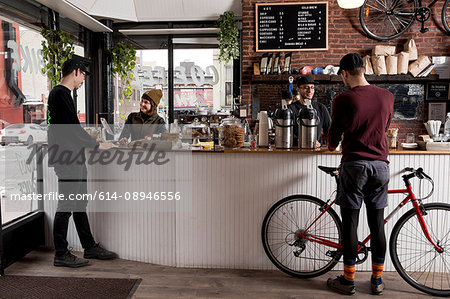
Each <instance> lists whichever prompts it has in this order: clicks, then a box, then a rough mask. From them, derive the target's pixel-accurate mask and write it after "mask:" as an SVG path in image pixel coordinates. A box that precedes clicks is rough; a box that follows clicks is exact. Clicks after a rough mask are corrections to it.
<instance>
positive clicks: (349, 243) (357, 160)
mask: <svg viewBox="0 0 450 299" xmlns="http://www.w3.org/2000/svg"><path fill="white" fill-rule="evenodd" d="M338 74H340V75H341V77H342V80H343V81H344V85H345V86H346V87H347V88H348V89H349V90H348V91H346V92H344V93H342V94H340V95H338V96H337V97H336V98H335V99H334V102H333V111H332V116H331V127H330V130H329V134H328V149H329V150H335V149H336V147H337V146H338V145H339V142H340V141H341V137H342V135H343V139H342V159H341V169H340V175H339V186H338V193H337V196H336V204H338V205H339V206H340V207H341V215H342V226H343V230H342V246H343V255H344V275H342V276H339V277H338V278H336V279H331V278H329V279H328V281H327V285H328V287H330V288H331V289H333V290H336V291H338V292H340V293H344V294H348V295H350V294H354V293H355V283H354V278H355V264H356V257H357V249H358V236H357V228H358V220H359V211H360V209H361V205H362V202H364V203H365V205H366V209H367V220H368V224H369V229H370V233H371V240H370V245H371V252H372V277H371V289H372V293H373V294H377V295H379V294H381V293H382V292H383V289H384V284H383V282H382V280H381V274H382V273H383V266H384V258H385V254H386V237H385V233H384V208H385V207H386V206H387V201H386V199H387V187H388V183H389V161H388V160H387V156H388V154H389V148H388V144H387V139H386V131H387V129H388V127H389V124H390V121H391V119H392V116H393V109H394V96H393V95H392V93H391V92H389V91H387V90H385V89H382V88H379V87H377V86H375V85H371V84H369V83H368V82H367V81H366V79H365V77H364V68H363V61H362V58H361V56H360V55H359V54H356V53H351V54H347V55H345V56H344V57H342V59H341V61H340V65H339V72H338Z"/></svg>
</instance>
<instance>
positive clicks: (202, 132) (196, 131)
mask: <svg viewBox="0 0 450 299" xmlns="http://www.w3.org/2000/svg"><path fill="white" fill-rule="evenodd" d="M182 135H183V138H188V139H190V138H192V139H202V140H203V139H210V138H211V133H210V129H209V126H207V125H205V124H202V123H201V122H199V121H198V119H197V118H196V119H194V122H193V123H191V124H188V125H185V126H183V131H182Z"/></svg>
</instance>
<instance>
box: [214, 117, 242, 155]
mask: <svg viewBox="0 0 450 299" xmlns="http://www.w3.org/2000/svg"><path fill="white" fill-rule="evenodd" d="M219 143H220V145H221V146H223V147H224V148H241V147H242V146H244V125H243V124H242V123H241V121H240V120H239V119H237V118H235V117H234V116H230V117H228V118H224V119H222V122H221V124H220V126H219Z"/></svg>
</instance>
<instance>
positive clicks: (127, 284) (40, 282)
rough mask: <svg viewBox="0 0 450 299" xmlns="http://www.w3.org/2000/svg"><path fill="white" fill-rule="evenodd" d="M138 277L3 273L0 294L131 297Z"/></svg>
mask: <svg viewBox="0 0 450 299" xmlns="http://www.w3.org/2000/svg"><path fill="white" fill-rule="evenodd" d="M140 281H141V280H140V279H118V278H86V277H47V276H15V275H5V276H2V277H0V298H7V299H15V298H46V299H47V298H83V299H88V298H96V299H98V298H131V296H132V295H133V293H134V292H135V291H136V289H137V287H138V286H139V283H140Z"/></svg>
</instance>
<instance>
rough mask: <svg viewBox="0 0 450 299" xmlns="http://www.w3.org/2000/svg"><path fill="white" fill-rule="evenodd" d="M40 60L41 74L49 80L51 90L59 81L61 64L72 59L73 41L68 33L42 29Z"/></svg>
mask: <svg viewBox="0 0 450 299" xmlns="http://www.w3.org/2000/svg"><path fill="white" fill-rule="evenodd" d="M41 34H42V36H43V37H44V40H43V41H42V43H41V45H42V60H43V62H44V67H43V68H42V73H44V74H46V75H47V77H48V78H49V80H50V82H51V84H52V86H51V87H52V88H53V87H55V86H56V85H58V83H59V81H60V80H61V77H62V73H61V68H62V65H63V63H64V62H65V61H66V60H67V59H70V58H72V56H73V54H74V52H75V50H74V45H73V43H74V42H73V40H72V38H71V37H70V35H69V34H68V33H65V32H62V31H61V30H54V29H47V28H45V27H42V30H41Z"/></svg>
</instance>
